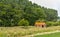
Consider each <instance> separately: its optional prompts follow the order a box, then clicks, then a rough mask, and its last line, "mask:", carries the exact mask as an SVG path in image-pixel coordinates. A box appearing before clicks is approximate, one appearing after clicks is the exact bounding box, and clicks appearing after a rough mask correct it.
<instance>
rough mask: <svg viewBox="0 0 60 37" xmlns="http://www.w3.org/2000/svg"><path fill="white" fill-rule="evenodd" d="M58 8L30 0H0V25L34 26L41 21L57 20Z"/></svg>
mask: <svg viewBox="0 0 60 37" xmlns="http://www.w3.org/2000/svg"><path fill="white" fill-rule="evenodd" d="M57 18H58V13H57V10H55V9H51V8H46V7H42V6H40V5H38V4H36V3H32V2H31V1H29V0H0V26H28V25H30V26H33V25H34V23H35V22H36V21H37V20H39V21H57Z"/></svg>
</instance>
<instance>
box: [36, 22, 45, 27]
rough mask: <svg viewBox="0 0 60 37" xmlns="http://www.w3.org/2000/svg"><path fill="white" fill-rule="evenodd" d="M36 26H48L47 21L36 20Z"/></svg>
mask: <svg viewBox="0 0 60 37" xmlns="http://www.w3.org/2000/svg"><path fill="white" fill-rule="evenodd" d="M35 26H36V27H46V23H45V22H35Z"/></svg>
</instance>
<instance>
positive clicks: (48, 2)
mask: <svg viewBox="0 0 60 37" xmlns="http://www.w3.org/2000/svg"><path fill="white" fill-rule="evenodd" d="M30 1H32V2H33V3H36V4H38V5H41V6H44V7H47V8H52V9H55V10H57V11H58V16H60V0H30Z"/></svg>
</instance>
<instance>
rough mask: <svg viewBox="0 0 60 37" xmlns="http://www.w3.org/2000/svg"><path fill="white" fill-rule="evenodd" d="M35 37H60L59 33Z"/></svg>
mask: <svg viewBox="0 0 60 37" xmlns="http://www.w3.org/2000/svg"><path fill="white" fill-rule="evenodd" d="M35 37H60V32H59V33H52V34H45V35H37V36H35Z"/></svg>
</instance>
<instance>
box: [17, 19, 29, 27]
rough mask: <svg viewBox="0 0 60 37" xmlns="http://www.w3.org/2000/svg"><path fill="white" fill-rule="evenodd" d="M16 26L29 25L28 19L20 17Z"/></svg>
mask: <svg viewBox="0 0 60 37" xmlns="http://www.w3.org/2000/svg"><path fill="white" fill-rule="evenodd" d="M18 26H29V22H28V20H25V19H22V20H20V21H19V22H18Z"/></svg>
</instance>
